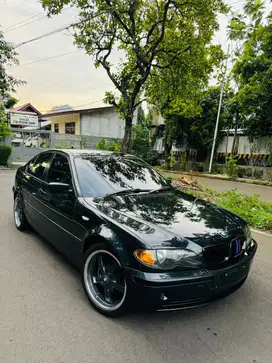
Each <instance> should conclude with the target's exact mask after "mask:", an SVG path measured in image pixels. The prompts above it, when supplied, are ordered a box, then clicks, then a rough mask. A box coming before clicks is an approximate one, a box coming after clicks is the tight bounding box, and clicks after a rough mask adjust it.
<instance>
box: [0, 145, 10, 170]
mask: <svg viewBox="0 0 272 363" xmlns="http://www.w3.org/2000/svg"><path fill="white" fill-rule="evenodd" d="M11 150H12V148H11V146H8V145H0V165H5V166H6V165H7V164H8V159H9V157H10V154H11Z"/></svg>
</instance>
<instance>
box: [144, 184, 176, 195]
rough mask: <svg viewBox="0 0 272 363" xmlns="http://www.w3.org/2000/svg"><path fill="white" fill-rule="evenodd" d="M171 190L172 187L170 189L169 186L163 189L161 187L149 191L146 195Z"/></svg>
mask: <svg viewBox="0 0 272 363" xmlns="http://www.w3.org/2000/svg"><path fill="white" fill-rule="evenodd" d="M172 189H174V187H172V186H171V185H167V186H165V187H161V188H158V189H154V190H150V192H148V194H153V193H159V192H164V191H166V190H172Z"/></svg>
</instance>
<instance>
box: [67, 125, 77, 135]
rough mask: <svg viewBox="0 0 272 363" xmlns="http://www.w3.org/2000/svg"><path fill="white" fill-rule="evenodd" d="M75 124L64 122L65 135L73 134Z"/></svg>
mask: <svg viewBox="0 0 272 363" xmlns="http://www.w3.org/2000/svg"><path fill="white" fill-rule="evenodd" d="M75 129H76V126H75V123H74V122H66V123H65V133H66V134H73V135H74V134H75Z"/></svg>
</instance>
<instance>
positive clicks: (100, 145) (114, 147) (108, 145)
mask: <svg viewBox="0 0 272 363" xmlns="http://www.w3.org/2000/svg"><path fill="white" fill-rule="evenodd" d="M120 147H121V144H120V140H110V141H106V140H105V139H101V140H99V141H98V142H97V144H96V148H97V150H107V151H116V152H119V151H120Z"/></svg>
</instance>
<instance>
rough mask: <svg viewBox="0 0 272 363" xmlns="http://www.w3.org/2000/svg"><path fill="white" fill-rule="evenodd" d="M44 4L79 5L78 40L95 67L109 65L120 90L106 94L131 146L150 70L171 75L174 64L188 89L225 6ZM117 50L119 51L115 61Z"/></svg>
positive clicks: (103, 0) (52, 0) (52, 11)
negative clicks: (117, 58) (134, 122)
mask: <svg viewBox="0 0 272 363" xmlns="http://www.w3.org/2000/svg"><path fill="white" fill-rule="evenodd" d="M42 4H43V7H44V8H45V9H46V10H47V11H48V15H49V16H51V15H56V14H59V13H60V12H61V11H62V10H63V8H64V7H66V6H74V7H76V8H77V9H78V13H79V19H78V20H79V21H78V22H76V24H75V25H74V27H73V29H74V38H75V42H76V44H77V45H78V46H79V47H81V48H84V50H85V51H86V53H87V54H89V55H91V56H92V57H93V58H94V61H95V66H96V67H103V68H104V69H105V71H106V73H107V75H108V77H109V79H110V80H111V82H112V83H113V85H114V86H115V88H116V89H117V90H118V92H119V93H120V95H121V97H120V98H117V97H116V96H115V94H114V93H109V92H108V93H107V94H106V97H105V100H106V101H107V102H108V103H110V104H111V105H113V106H115V107H116V108H117V110H118V111H119V113H120V114H121V116H122V117H123V118H124V120H125V133H124V139H123V141H122V146H121V149H122V151H127V150H128V149H129V144H130V137H131V129H132V120H133V114H134V111H135V109H136V107H137V105H138V104H139V102H140V101H139V98H140V96H142V95H143V93H144V92H145V85H146V81H147V80H148V78H149V77H150V75H151V73H152V76H153V77H155V78H156V77H159V75H158V74H157V70H162V69H163V70H165V72H166V73H165V74H167V69H168V70H169V72H168V73H169V75H171V74H172V70H170V69H172V65H173V66H174V65H175V67H174V68H173V69H175V70H179V73H176V74H175V75H174V78H176V79H178V78H179V77H180V76H182V77H183V79H184V80H185V81H184V83H183V87H185V86H187V87H186V90H189V89H190V87H191V84H193V83H194V78H195V77H197V74H198V73H197V68H195V66H194V65H195V63H196V62H197V63H198V64H199V68H201V69H202V68H203V67H201V63H207V61H208V60H209V59H211V58H212V57H213V53H215V52H212V51H211V47H210V48H209V49H208V51H206V46H207V44H209V43H210V42H211V39H212V36H213V34H214V31H215V30H217V28H218V23H217V14H218V13H219V12H224V11H226V6H225V5H224V3H223V1H222V0H206V1H195V0H188V1H185V2H184V1H183V0H175V1H173V0H163V1H157V0H148V1H147V0H145V1H144V0H115V1H110V0H42ZM215 48H216V47H214V49H215ZM116 50H117V51H119V52H120V54H121V57H120V61H119V62H118V63H117V64H116V56H115V57H114V53H116ZM209 55H211V56H210V57H208V56H209ZM153 71H154V72H153ZM202 74H205V72H202ZM198 78H201V77H198ZM157 85H158V82H157ZM166 85H167V87H168V86H169V85H171V79H169V78H168V79H166V78H165V81H164V84H161V85H160V84H159V88H160V89H161V94H163V93H164V91H165V90H166V89H167V87H166ZM188 85H189V86H188ZM156 87H157V86H156V85H154V86H152V87H151V88H150V89H153V90H155V89H156ZM179 89H180V90H181V89H182V88H181V87H180V88H179ZM152 94H153V95H154V93H153V92H152ZM183 94H184V95H185V94H186V91H184V92H183ZM187 99H189V98H188V97H187ZM183 105H185V103H183ZM184 107H185V106H184Z"/></svg>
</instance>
